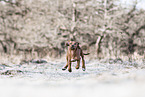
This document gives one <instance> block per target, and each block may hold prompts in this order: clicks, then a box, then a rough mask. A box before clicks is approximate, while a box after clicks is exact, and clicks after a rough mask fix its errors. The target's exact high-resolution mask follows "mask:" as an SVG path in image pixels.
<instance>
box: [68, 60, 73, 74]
mask: <svg viewBox="0 0 145 97" xmlns="http://www.w3.org/2000/svg"><path fill="white" fill-rule="evenodd" d="M68 71H69V72H72V69H71V58H68Z"/></svg>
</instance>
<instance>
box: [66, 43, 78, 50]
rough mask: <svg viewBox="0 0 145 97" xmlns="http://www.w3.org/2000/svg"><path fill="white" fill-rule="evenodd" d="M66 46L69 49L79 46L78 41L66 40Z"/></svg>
mask: <svg viewBox="0 0 145 97" xmlns="http://www.w3.org/2000/svg"><path fill="white" fill-rule="evenodd" d="M66 46H69V48H70V49H71V50H75V49H77V48H78V47H79V43H78V42H75V41H68V42H66Z"/></svg>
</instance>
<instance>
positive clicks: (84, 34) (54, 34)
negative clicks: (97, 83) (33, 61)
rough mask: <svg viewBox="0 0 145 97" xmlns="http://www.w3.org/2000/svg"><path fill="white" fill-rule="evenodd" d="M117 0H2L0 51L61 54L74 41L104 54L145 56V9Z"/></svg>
mask: <svg viewBox="0 0 145 97" xmlns="http://www.w3.org/2000/svg"><path fill="white" fill-rule="evenodd" d="M115 2H119V1H117V0H0V52H2V53H3V52H4V53H6V54H11V55H13V54H24V55H28V54H30V55H31V56H32V57H33V56H38V57H44V56H47V55H49V56H53V57H61V56H62V55H63V54H65V41H66V40H74V41H78V42H80V45H81V46H83V47H84V49H86V50H90V49H89V48H88V47H90V48H91V50H93V51H92V52H95V53H96V54H94V53H93V54H92V55H97V57H99V58H105V57H108V58H111V57H115V58H119V57H120V56H131V55H133V54H134V53H137V54H138V55H140V56H144V53H145V51H144V49H145V10H142V9H137V8H136V5H137V3H135V4H134V5H133V6H132V7H129V8H124V7H122V6H121V5H119V4H118V3H117V4H118V5H116V3H115ZM58 55H59V56H58Z"/></svg>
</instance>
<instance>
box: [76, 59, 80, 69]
mask: <svg viewBox="0 0 145 97" xmlns="http://www.w3.org/2000/svg"><path fill="white" fill-rule="evenodd" d="M79 67H80V60H77V66H76V69H79Z"/></svg>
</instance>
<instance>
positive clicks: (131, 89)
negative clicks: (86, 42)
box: [0, 61, 145, 97]
mask: <svg viewBox="0 0 145 97" xmlns="http://www.w3.org/2000/svg"><path fill="white" fill-rule="evenodd" d="M75 64H76V63H74V64H73V65H72V73H69V72H68V71H67V70H66V71H62V70H61V68H62V67H63V66H64V65H65V61H63V62H60V61H57V62H51V61H50V62H47V63H33V62H29V63H22V64H21V65H19V64H18V65H14V64H9V65H6V64H0V97H145V70H144V69H145V64H144V62H141V63H139V64H138V63H133V62H132V63H129V62H121V61H120V62H114V61H113V62H105V61H102V62H101V61H86V69H87V70H86V71H82V70H81V68H80V69H79V70H76V69H75Z"/></svg>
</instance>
